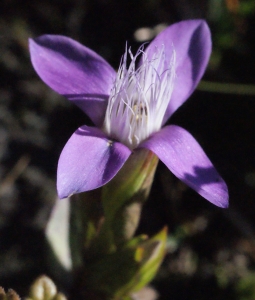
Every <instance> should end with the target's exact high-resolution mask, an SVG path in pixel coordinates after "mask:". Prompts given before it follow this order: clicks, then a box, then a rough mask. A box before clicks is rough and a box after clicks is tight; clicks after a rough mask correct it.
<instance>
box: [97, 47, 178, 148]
mask: <svg viewBox="0 0 255 300" xmlns="http://www.w3.org/2000/svg"><path fill="white" fill-rule="evenodd" d="M164 49H165V47H164V45H162V47H161V48H160V49H159V48H155V53H154V54H153V56H152V58H150V59H149V58H148V56H147V54H146V52H144V51H143V46H142V47H140V49H139V50H138V52H137V53H136V55H135V56H134V55H133V54H132V52H131V50H130V49H129V50H127V49H126V51H125V54H124V56H123V58H122V61H121V65H120V67H119V70H118V73H117V77H116V80H115V83H114V85H113V88H112V90H111V94H110V97H109V101H108V106H107V109H106V114H105V120H104V128H103V129H104V131H105V132H106V133H107V134H108V136H110V137H111V138H112V139H116V140H118V141H120V142H122V143H123V144H125V145H126V146H128V147H129V148H130V149H134V148H136V147H137V145H139V144H140V143H141V142H142V141H143V140H145V139H146V138H147V137H149V136H150V135H151V134H152V133H154V132H156V131H158V130H159V129H160V128H161V126H162V122H163V118H164V115H165V112H166V109H167V107H168V104H169V101H170V99H171V94H172V91H173V87H174V78H175V61H176V54H175V51H174V49H173V51H172V56H171V59H170V62H169V65H168V66H166V65H165V62H166V59H165V51H164ZM128 54H129V55H130V58H131V63H130V65H129V67H127V56H128ZM138 56H141V64H140V66H139V67H138V68H137V69H136V65H135V64H136V60H137V58H138Z"/></svg>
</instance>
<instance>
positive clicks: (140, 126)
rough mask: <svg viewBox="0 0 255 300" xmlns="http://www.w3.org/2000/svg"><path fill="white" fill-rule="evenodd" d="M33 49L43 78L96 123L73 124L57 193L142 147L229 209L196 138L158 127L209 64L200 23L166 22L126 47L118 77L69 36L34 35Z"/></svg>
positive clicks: (90, 184)
mask: <svg viewBox="0 0 255 300" xmlns="http://www.w3.org/2000/svg"><path fill="white" fill-rule="evenodd" d="M30 52H31V58H32V63H33V66H34V68H35V70H36V71H37V73H38V75H39V76H40V77H41V78H42V80H43V81H44V82H45V83H46V84H47V85H49V86H50V87H51V88H52V89H53V90H55V91H56V92H58V93H59V94H61V95H63V96H65V97H67V98H68V99H69V100H71V101H73V102H74V103H75V104H76V105H78V106H79V107H80V108H81V109H82V110H83V111H84V112H85V113H86V114H87V115H88V116H89V117H90V118H91V120H92V121H93V123H94V124H95V125H96V127H89V126H86V125H84V126H82V127H80V128H79V129H77V130H76V131H75V133H74V134H73V135H72V136H71V138H70V139H69V141H68V142H67V144H66V145H65V147H64V149H63V151H62V153H61V156H60V159H59V163H58V174H57V188H58V193H59V197H60V198H64V197H67V196H69V195H71V194H74V193H80V192H84V191H88V190H92V189H95V188H98V187H100V186H102V185H104V184H106V183H107V182H108V181H110V180H111V179H112V178H113V177H114V176H115V175H116V174H117V173H118V171H119V170H120V169H121V167H122V166H123V164H124V163H125V162H126V160H127V159H128V157H129V156H130V155H131V153H132V152H133V151H136V150H135V149H137V148H147V149H149V150H151V151H152V152H154V153H155V154H156V155H157V156H158V157H159V159H160V160H161V161H162V162H163V163H164V164H165V165H166V166H167V167H168V168H169V170H171V171H172V172H173V173H174V174H175V175H176V176H177V177H178V178H180V179H181V180H182V181H183V182H185V183H186V184H187V185H188V186H190V187H191V188H193V189H194V190H196V191H197V192H198V193H199V194H200V195H201V196H203V197H204V198H206V199H207V200H209V201H210V202H212V203H213V204H215V205H217V206H220V207H227V206H228V190H227V186H226V184H225V182H224V181H223V179H222V178H221V177H220V176H219V174H218V172H217V171H216V170H215V168H214V166H213V164H212V163H211V161H210V160H209V158H208V157H207V156H206V154H205V153H204V151H203V149H202V148H201V147H200V145H199V144H198V143H197V141H196V140H195V139H194V138H193V137H192V136H191V135H190V133H188V132H187V131H186V130H185V129H184V128H181V127H179V126H176V125H168V126H165V127H163V128H162V126H164V124H165V122H166V121H167V120H168V119H169V118H170V117H171V115H172V114H173V113H174V112H175V111H176V110H177V108H178V107H179V106H181V105H182V104H183V103H184V102H185V101H186V99H187V98H188V97H189V96H190V94H191V93H192V92H193V91H194V89H195V88H196V86H197V84H198V82H199V80H200V79H201V77H202V75H203V73H204V71H205V68H206V66H207V63H208V59H209V56H210V53H211V36H210V31H209V28H208V26H207V24H206V23H205V22H204V21H203V20H190V21H183V22H180V23H176V24H174V25H172V26H169V27H168V28H166V29H165V30H164V31H163V32H161V33H160V34H159V35H158V36H157V37H156V38H155V39H154V40H153V41H152V42H151V43H150V45H149V46H148V47H147V48H146V50H144V48H143V46H142V47H141V48H140V49H139V50H138V52H137V54H136V55H133V54H132V52H131V51H130V50H129V49H126V51H125V54H124V56H123V58H122V61H121V64H120V67H119V70H118V73H117V75H116V72H115V71H114V69H113V68H112V67H111V66H110V65H109V64H108V63H107V62H106V61H105V60H104V59H103V58H102V57H100V56H99V55H97V54H96V53H95V52H93V51H92V50H90V49H88V48H86V47H85V46H82V45H81V44H79V43H78V42H76V41H74V40H72V39H70V38H68V37H64V36H58V35H43V36H40V37H38V38H36V39H31V40H30ZM128 56H129V57H130V59H131V63H130V64H129V65H127V59H128ZM138 60H139V61H138Z"/></svg>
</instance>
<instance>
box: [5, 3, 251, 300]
mask: <svg viewBox="0 0 255 300" xmlns="http://www.w3.org/2000/svg"><path fill="white" fill-rule="evenodd" d="M193 18H203V19H206V20H207V22H208V24H209V26H210V28H211V31H212V39H213V53H212V56H211V60H210V63H209V66H208V68H207V71H206V74H205V75H204V78H203V82H201V84H200V85H199V87H198V89H197V90H196V91H195V93H194V94H193V95H192V97H191V98H190V99H189V100H188V101H187V102H186V103H185V105H183V106H182V107H181V108H180V109H179V110H178V111H177V112H176V113H175V115H174V116H173V118H172V119H171V121H170V122H171V123H172V124H178V125H181V126H183V127H184V128H186V129H187V130H189V131H190V132H191V133H192V134H193V135H194V136H195V137H196V138H197V140H198V141H199V143H200V144H201V145H202V146H203V148H204V150H205V152H206V153H207V154H208V156H209V157H210V158H211V160H212V161H213V163H214V165H215V166H216V168H217V169H218V171H219V172H220V174H221V175H222V177H223V178H224V179H225V180H226V182H227V184H228V187H229V192H230V207H229V209H220V208H217V207H215V206H213V205H212V204H210V203H209V202H207V201H206V200H204V199H203V198H201V197H200V196H199V195H198V194H196V193H195V192H194V191H192V190H191V189H189V188H187V187H186V186H185V185H184V184H183V183H181V182H180V181H179V180H177V179H176V178H175V177H174V176H173V175H172V174H171V173H170V172H169V171H168V169H167V168H166V167H165V166H164V165H163V164H162V163H160V164H159V166H158V169H157V172H156V176H155V181H154V184H153V187H152V191H151V195H150V197H149V199H148V201H147V203H146V205H145V207H144V211H143V214H142V220H141V224H140V227H139V229H138V232H143V233H148V234H153V233H156V232H157V231H159V230H160V229H161V228H162V227H163V226H164V225H165V224H167V225H168V227H169V239H168V253H167V255H166V259H165V261H164V263H163V265H162V268H161V270H160V272H159V274H158V276H157V278H156V279H155V280H154V281H153V282H152V286H153V287H154V288H155V290H156V291H157V293H158V294H159V299H160V300H165V299H171V300H186V299H189V300H193V299H194V300H195V299H196V300H200V299H207V300H209V299H214V300H215V299H217V300H218V299H219V300H220V299H224V300H225V299H231V300H237V299H238V300H254V299H255V155H254V154H255V153H254V152H255V151H254V150H255V138H254V133H255V1H254V0H129V1H119V0H61V1H60V0H41V1H29V0H24V1H19V0H1V2H0V285H2V286H4V287H5V288H6V289H8V288H13V289H15V290H16V291H17V292H18V293H19V294H20V295H21V296H25V295H26V293H27V289H28V286H29V284H31V282H32V281H33V280H34V279H35V278H36V276H38V275H40V274H42V273H46V274H47V275H49V276H52V278H53V279H55V280H56V281H57V282H59V285H60V289H62V290H63V291H65V292H68V290H65V286H61V280H59V278H60V276H59V275H61V274H56V272H55V273H52V270H51V268H50V266H49V262H48V258H47V247H48V244H47V242H46V239H45V236H44V229H45V227H46V224H47V220H48V219H49V216H50V213H51V211H52V208H53V206H54V203H55V200H56V188H55V181H56V167H57V161H58V157H59V154H60V152H61V149H62V148H63V146H64V144H65V143H66V141H67V139H68V138H69V137H70V135H71V134H72V133H73V131H74V130H75V129H77V128H78V127H79V126H81V125H83V124H85V123H86V124H90V121H89V120H88V119H87V117H86V116H85V115H84V114H83V113H82V112H81V111H80V110H79V109H78V108H77V107H75V106H73V105H72V104H71V103H69V102H68V101H67V100H66V99H65V98H63V97H61V96H59V95H58V94H56V93H55V92H53V91H51V90H50V89H49V88H48V87H47V86H46V85H45V84H44V83H43V82H42V81H41V80H40V79H39V78H38V77H37V75H36V73H35V71H34V70H33V68H32V66H31V63H30V57H29V52H28V38H29V37H36V36H38V35H41V34H44V33H50V34H62V35H67V36H69V37H72V38H73V39H76V40H78V41H79V42H81V43H82V44H85V45H86V46H87V47H90V48H91V49H93V50H95V51H96V52H97V53H99V54H100V55H101V56H103V57H104V58H105V59H106V60H107V61H108V62H109V63H110V64H111V65H112V66H113V67H114V68H116V69H117V68H118V66H119V62H120V58H121V55H122V54H123V53H124V49H125V44H126V41H127V42H128V44H129V45H131V47H132V50H133V52H135V51H136V49H137V48H138V47H139V45H141V43H143V42H145V41H147V40H150V39H152V38H153V37H154V36H155V35H156V34H157V33H158V32H160V31H161V30H162V29H163V28H164V27H165V26H167V25H170V24H172V23H174V22H177V21H180V20H184V19H193Z"/></svg>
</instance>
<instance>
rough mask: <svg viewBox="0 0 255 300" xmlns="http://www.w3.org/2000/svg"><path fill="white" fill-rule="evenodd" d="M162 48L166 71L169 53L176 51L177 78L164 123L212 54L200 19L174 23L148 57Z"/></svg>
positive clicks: (208, 38)
mask: <svg viewBox="0 0 255 300" xmlns="http://www.w3.org/2000/svg"><path fill="white" fill-rule="evenodd" d="M162 44H164V45H165V56H166V61H165V68H166V69H169V64H170V60H171V57H172V52H173V50H175V52H176V78H175V81H174V89H173V92H172V96H171V100H170V102H169V105H168V109H167V111H166V113H165V117H164V123H165V122H166V121H167V119H168V118H169V117H170V116H171V115H172V114H173V113H174V112H175V111H176V110H177V108H178V107H179V106H181V105H182V104H183V103H184V102H185V101H186V100H187V98H188V97H189V96H190V95H191V93H192V92H193V91H194V89H195V88H196V86H197V84H198V83H199V81H200V79H201V77H202V76H203V74H204V71H205V69H206V66H207V63H208V60H209V57H210V54H211V48H212V43H211V34H210V30H209V28H208V25H207V24H206V22H205V21H203V20H187V21H182V22H179V23H175V24H173V25H171V26H169V27H167V28H166V29H165V30H163V31H162V32H161V33H160V34H159V35H158V36H157V37H156V38H155V39H154V40H153V41H152V42H151V43H150V45H149V46H148V48H147V49H146V53H147V54H148V56H149V58H150V57H152V56H153V53H155V48H156V47H162Z"/></svg>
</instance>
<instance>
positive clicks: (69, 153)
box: [57, 126, 131, 198]
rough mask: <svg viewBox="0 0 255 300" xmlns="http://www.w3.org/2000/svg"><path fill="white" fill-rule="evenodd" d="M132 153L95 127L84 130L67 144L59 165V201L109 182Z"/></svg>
mask: <svg viewBox="0 0 255 300" xmlns="http://www.w3.org/2000/svg"><path fill="white" fill-rule="evenodd" d="M130 153H131V151H130V150H129V149H128V148H127V147H126V146H124V145H123V144H121V143H119V142H115V141H110V140H109V139H108V138H107V136H106V135H105V134H104V133H103V132H102V131H101V130H99V129H97V128H95V127H88V126H82V127H80V128H79V129H78V130H76V131H75V133H74V134H73V135H72V136H71V138H70V139H69V140H68V142H67V143H66V145H65V147H64V149H63V151H62V153H61V155H60V158H59V162H58V172H57V189H58V194H59V197H60V198H65V197H68V196H69V195H72V194H75V193H81V192H85V191H88V190H92V189H95V188H98V187H100V186H102V185H104V184H106V183H107V182H108V181H110V180H111V179H112V178H113V177H114V176H115V175H116V173H117V172H118V171H119V170H120V169H121V167H122V166H123V164H124V163H125V161H126V160H127V159H128V157H129V155H130Z"/></svg>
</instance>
